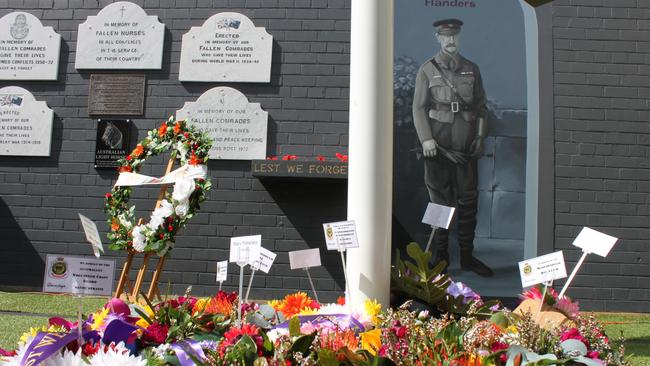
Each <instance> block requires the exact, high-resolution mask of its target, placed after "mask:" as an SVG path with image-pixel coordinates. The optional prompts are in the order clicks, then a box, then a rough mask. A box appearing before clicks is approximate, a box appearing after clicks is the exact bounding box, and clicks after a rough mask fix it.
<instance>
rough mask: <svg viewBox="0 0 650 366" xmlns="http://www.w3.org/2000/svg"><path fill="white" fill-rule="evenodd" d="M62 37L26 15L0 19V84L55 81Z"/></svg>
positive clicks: (33, 17) (34, 18) (12, 15)
mask: <svg viewBox="0 0 650 366" xmlns="http://www.w3.org/2000/svg"><path fill="white" fill-rule="evenodd" d="M60 49H61V36H60V35H58V34H57V33H56V32H55V31H54V29H52V27H43V24H41V21H40V20H39V19H38V18H37V17H35V16H33V15H32V14H29V13H24V12H20V11H16V12H13V13H9V14H7V15H5V16H3V17H2V18H0V80H56V79H57V75H58V72H59V51H60Z"/></svg>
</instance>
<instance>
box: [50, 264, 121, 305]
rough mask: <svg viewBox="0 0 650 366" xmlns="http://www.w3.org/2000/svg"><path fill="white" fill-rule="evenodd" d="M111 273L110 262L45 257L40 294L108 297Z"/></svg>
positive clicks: (113, 268) (111, 266) (112, 272)
mask: <svg viewBox="0 0 650 366" xmlns="http://www.w3.org/2000/svg"><path fill="white" fill-rule="evenodd" d="M114 271H115V261H113V260H105V259H95V258H84V257H71V256H61V255H55V254H48V255H47V260H46V264H45V276H44V278H43V292H64V293H72V294H83V295H101V296H110V295H111V294H112V293H113V274H114ZM75 281H76V285H73V284H74V282H75Z"/></svg>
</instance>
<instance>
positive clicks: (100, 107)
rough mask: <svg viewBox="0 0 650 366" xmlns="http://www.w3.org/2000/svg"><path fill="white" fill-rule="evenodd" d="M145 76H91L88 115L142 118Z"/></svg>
mask: <svg viewBox="0 0 650 366" xmlns="http://www.w3.org/2000/svg"><path fill="white" fill-rule="evenodd" d="M144 88H145V77H144V75H125V74H119V75H118V74H105V75H100V74H93V75H90V91H89V92H88V114H90V115H94V116H99V115H103V116H141V115H142V114H143V113H144V90H145V89H144Z"/></svg>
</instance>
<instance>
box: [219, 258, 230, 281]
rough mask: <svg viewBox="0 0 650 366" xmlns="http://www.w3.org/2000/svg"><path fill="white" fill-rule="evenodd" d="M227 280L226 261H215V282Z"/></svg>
mask: <svg viewBox="0 0 650 366" xmlns="http://www.w3.org/2000/svg"><path fill="white" fill-rule="evenodd" d="M226 280H228V261H220V262H217V282H225V281H226Z"/></svg>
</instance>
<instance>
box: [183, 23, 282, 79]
mask: <svg viewBox="0 0 650 366" xmlns="http://www.w3.org/2000/svg"><path fill="white" fill-rule="evenodd" d="M272 50H273V36H271V35H270V34H268V33H267V32H266V29H265V28H263V27H257V28H256V27H255V25H254V24H253V22H252V21H251V20H250V19H248V18H247V17H246V16H245V15H242V14H239V13H218V14H215V15H213V16H211V17H210V18H209V19H208V20H206V21H205V23H203V26H201V27H192V29H191V30H190V31H189V32H187V33H185V34H184V35H183V43H182V46H181V65H180V70H179V74H178V79H179V80H180V81H238V82H266V83H268V82H269V81H270V80H271V53H272Z"/></svg>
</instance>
